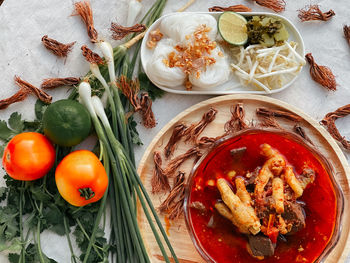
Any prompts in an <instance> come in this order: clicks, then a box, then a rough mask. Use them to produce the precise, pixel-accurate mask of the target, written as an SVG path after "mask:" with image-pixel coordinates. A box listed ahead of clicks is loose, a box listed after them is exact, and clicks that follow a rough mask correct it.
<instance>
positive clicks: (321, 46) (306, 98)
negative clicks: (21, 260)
mask: <svg viewBox="0 0 350 263" xmlns="http://www.w3.org/2000/svg"><path fill="white" fill-rule="evenodd" d="M285 1H286V2H287V6H286V11H285V12H283V13H282V15H283V16H285V17H287V18H288V19H290V20H291V21H292V22H293V23H294V24H295V25H296V27H297V28H298V29H299V30H300V33H301V35H302V37H303V39H304V42H305V47H306V52H312V54H313V55H314V57H315V60H316V62H317V63H319V64H321V65H327V66H329V67H330V68H331V69H332V71H333V73H334V74H335V76H336V79H337V83H338V90H337V91H336V92H329V91H326V90H325V89H324V88H322V87H321V86H319V85H318V84H316V83H315V82H313V81H312V80H311V78H310V75H309V72H308V69H309V66H308V65H307V66H306V67H305V68H304V69H303V71H302V73H301V74H300V76H299V78H298V79H297V81H296V82H295V83H294V84H293V86H291V87H290V88H288V89H287V90H285V91H283V92H281V93H278V94H274V95H271V97H274V98H276V99H280V100H283V101H286V102H288V103H290V104H292V105H294V106H296V107H298V108H300V109H301V110H303V111H305V112H306V113H307V114H309V115H310V116H312V117H313V118H315V119H316V120H321V119H322V118H323V116H324V115H325V114H326V113H327V112H329V111H332V110H335V109H336V108H338V107H339V106H343V105H345V104H348V103H350V86H349V73H350V47H349V45H348V44H347V42H346V41H345V39H344V37H343V33H342V28H343V25H344V24H350V17H349V12H350V1H347V0H338V1H331V0H324V1H317V0H314V1H311V2H310V1H309V0H298V1H294V0H285ZM73 2H74V1H67V0H50V1H40V0H31V1H26V0H17V1H11V0H5V1H4V3H3V4H2V5H1V6H0V74H1V78H0V98H5V97H8V96H10V95H12V94H13V93H14V92H16V91H17V87H16V86H15V84H14V82H13V77H14V75H15V74H17V75H19V76H21V77H22V78H23V79H25V80H27V81H29V82H30V83H32V84H34V85H36V86H40V83H41V81H42V79H44V78H48V77H68V76H77V77H79V76H84V74H85V73H86V72H87V71H88V70H89V65H88V64H87V63H86V62H85V60H84V58H83V57H82V56H81V51H80V46H82V45H83V44H88V45H89V46H90V47H92V48H93V46H92V44H91V43H90V42H89V38H88V36H87V34H86V31H85V27H84V25H83V24H82V22H81V21H80V18H79V17H76V16H71V14H72V11H73ZM142 3H143V5H144V7H145V8H144V9H143V11H146V10H147V8H148V7H150V5H151V3H153V1H151V0H143V1H142ZM185 3H186V0H178V1H173V0H169V1H168V4H167V6H166V9H165V13H169V12H174V11H176V10H177V9H179V8H180V7H182V6H183V5H184V4H185ZM310 3H312V4H319V5H320V6H321V9H322V10H324V11H328V10H329V9H333V10H334V11H335V13H336V16H335V17H334V18H332V19H331V20H330V21H328V22H304V23H302V22H300V21H299V19H298V17H297V10H298V9H301V8H303V7H304V6H305V5H308V4H310ZM91 4H92V7H93V11H94V18H95V25H96V29H97V30H98V32H99V35H100V36H101V37H102V38H105V39H107V40H109V41H111V42H112V43H113V45H116V44H117V42H116V41H112V40H111V38H110V32H109V30H108V29H109V27H110V23H111V22H112V21H114V22H118V23H120V24H124V23H125V21H126V10H127V5H128V1H127V0H99V1H97V0H91ZM233 4H245V5H247V6H250V7H251V8H252V9H253V11H268V9H265V8H262V7H260V6H257V5H255V4H253V3H252V1H250V0H240V1H227V0H226V1H224V0H207V1H206V0H197V1H196V3H195V4H193V5H192V6H191V7H190V8H189V9H188V11H207V8H208V7H211V6H213V5H222V6H228V5H233ZM46 34H47V35H48V36H49V37H51V38H54V39H57V40H59V41H61V42H63V43H68V42H72V41H77V43H76V44H75V46H74V49H73V51H72V53H71V54H69V56H68V58H67V60H66V61H65V60H62V59H57V58H56V57H55V56H54V55H52V54H51V53H49V52H48V51H47V50H46V49H45V48H44V47H43V45H42V44H41V37H42V36H43V35H46ZM50 94H52V95H53V97H54V100H58V99H61V98H64V97H65V96H66V95H67V93H66V91H65V90H63V89H59V90H55V91H52V92H50ZM207 98H210V96H184V95H174V94H165V95H164V97H163V98H162V99H159V100H157V101H156V102H155V103H154V104H153V105H154V106H153V110H154V112H155V115H156V118H157V122H158V125H157V127H156V128H154V129H152V130H146V129H144V128H143V127H142V126H141V125H139V126H138V129H139V132H140V137H141V139H142V141H143V143H144V145H143V146H141V147H137V148H136V160H137V161H139V160H140V159H141V157H142V154H143V152H144V151H145V149H146V147H147V146H148V144H149V143H150V141H151V140H152V138H153V137H154V136H155V135H156V134H157V132H158V131H159V130H160V129H161V128H162V127H163V126H164V125H165V124H166V123H168V122H169V120H171V119H172V118H173V117H174V116H176V115H177V114H178V113H180V112H181V111H183V110H184V109H186V108H188V107H189V106H191V105H193V104H195V103H197V102H200V101H203V100H205V99H207ZM35 100H36V99H35V98H33V97H30V98H28V99H27V100H26V101H25V102H22V103H18V104H15V105H12V106H10V107H9V108H8V109H6V110H3V111H1V112H0V119H2V120H7V119H8V117H9V116H10V114H11V113H12V112H14V111H18V112H20V113H21V114H22V116H23V117H24V118H25V119H32V118H33V117H34V103H35ZM164 109H166V110H164ZM337 125H338V127H339V129H340V131H341V133H342V134H343V135H344V136H349V138H350V129H349V128H350V122H349V119H348V118H344V119H342V120H339V121H338V122H337ZM346 157H347V158H349V157H350V154H349V153H346ZM1 172H2V171H1ZM0 180H2V178H1V179H0ZM0 184H1V185H3V184H4V182H3V180H2V181H0ZM42 247H43V250H44V252H45V253H46V254H47V255H48V256H50V257H52V258H54V259H56V260H57V261H59V262H70V254H69V252H68V251H69V249H68V245H67V242H66V239H65V237H58V236H56V235H54V234H52V233H50V232H48V231H47V232H45V233H44V234H43V242H42ZM0 262H7V259H6V256H4V255H2V254H0Z"/></svg>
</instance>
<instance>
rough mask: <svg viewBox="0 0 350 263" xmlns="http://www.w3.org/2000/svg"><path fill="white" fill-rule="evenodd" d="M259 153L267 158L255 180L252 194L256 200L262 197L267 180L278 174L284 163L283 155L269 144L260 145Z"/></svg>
mask: <svg viewBox="0 0 350 263" xmlns="http://www.w3.org/2000/svg"><path fill="white" fill-rule="evenodd" d="M261 154H262V155H263V156H265V157H266V158H267V160H266V161H265V163H264V165H263V166H262V168H261V170H260V172H259V174H258V177H257V178H256V180H255V190H254V194H255V196H256V198H257V199H258V200H259V199H261V198H262V197H263V193H264V190H265V186H266V185H267V183H268V182H269V180H270V179H272V178H273V177H274V176H279V175H280V174H281V173H282V171H283V169H284V167H285V165H286V161H285V159H284V157H283V156H282V155H281V154H280V153H279V152H278V151H276V150H275V149H273V148H272V147H271V146H270V145H269V144H266V143H264V144H263V145H262V146H261Z"/></svg>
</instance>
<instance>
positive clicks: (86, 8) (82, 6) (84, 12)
mask: <svg viewBox="0 0 350 263" xmlns="http://www.w3.org/2000/svg"><path fill="white" fill-rule="evenodd" d="M74 7H75V11H76V13H74V14H73V15H79V16H80V17H81V19H82V20H83V22H84V23H85V26H86V30H87V33H88V35H89V37H90V41H91V42H92V43H96V42H97V38H98V33H97V31H96V29H95V27H94V18H93V15H92V9H91V5H90V2H89V1H81V2H77V3H75V4H74Z"/></svg>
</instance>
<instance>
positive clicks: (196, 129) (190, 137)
mask: <svg viewBox="0 0 350 263" xmlns="http://www.w3.org/2000/svg"><path fill="white" fill-rule="evenodd" d="M217 112H218V111H217V110H216V109H214V108H212V107H211V108H210V109H209V111H207V112H206V113H204V114H203V117H202V119H201V120H200V121H199V122H198V123H193V124H192V125H191V126H190V127H188V128H187V130H186V131H185V135H186V139H185V141H192V142H196V141H197V138H198V136H199V135H200V134H201V133H202V132H203V130H204V129H205V128H206V127H207V126H208V124H209V123H211V122H212V121H213V120H214V119H215V116H216V114H217Z"/></svg>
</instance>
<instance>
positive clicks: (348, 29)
mask: <svg viewBox="0 0 350 263" xmlns="http://www.w3.org/2000/svg"><path fill="white" fill-rule="evenodd" d="M343 32H344V37H345V39H346V41H347V42H348V44H349V45H350V26H347V25H344V27H343Z"/></svg>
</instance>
